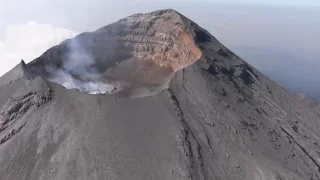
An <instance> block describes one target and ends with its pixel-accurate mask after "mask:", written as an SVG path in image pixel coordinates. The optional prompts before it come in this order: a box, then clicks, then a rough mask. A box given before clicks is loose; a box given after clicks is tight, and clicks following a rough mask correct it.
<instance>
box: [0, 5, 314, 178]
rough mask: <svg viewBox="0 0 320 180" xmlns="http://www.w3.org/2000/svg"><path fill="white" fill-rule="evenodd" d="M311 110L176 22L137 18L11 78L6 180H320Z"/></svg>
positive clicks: (86, 37) (3, 101) (0, 99)
mask: <svg viewBox="0 0 320 180" xmlns="http://www.w3.org/2000/svg"><path fill="white" fill-rule="evenodd" d="M306 101H307V100H306ZM306 101H299V100H298V99H297V98H296V97H295V96H292V95H290V94H289V93H288V92H287V91H286V90H285V89H284V88H282V87H280V86H279V85H277V84H276V83H274V82H273V81H271V80H270V79H269V78H267V77H266V76H264V75H263V74H262V73H260V72H258V71H257V70H256V69H254V68H253V67H251V66H250V65H249V64H247V63H246V62H245V61H243V60H242V59H241V58H240V57H238V56H237V55H235V54H234V53H232V52H231V51H230V50H229V49H227V48H226V47H225V46H223V45H222V44H221V43H220V42H219V41H218V40H217V39H216V38H215V37H213V36H212V35H210V33H209V32H207V31H206V30H204V29H202V28H201V27H199V26H198V25H197V24H196V23H194V22H192V21H191V20H189V19H188V18H186V17H184V16H183V15H181V14H179V13H178V12H176V11H174V10H160V11H155V12H151V13H147V14H136V15H132V16H129V17H127V18H124V19H121V20H119V21H118V22H115V23H113V24H110V25H108V26H105V27H102V28H101V29H99V30H97V31H95V32H87V33H83V34H80V35H78V36H77V37H75V38H74V39H70V40H66V41H64V42H62V43H61V44H60V45H58V46H55V47H52V48H51V49H49V50H48V51H46V52H45V53H44V54H43V55H41V56H40V57H39V58H37V59H35V60H34V61H32V62H31V63H29V64H25V63H24V62H23V61H22V62H21V63H20V64H19V65H17V66H16V67H15V68H13V69H12V70H11V71H9V72H8V73H7V74H5V75H4V76H2V77H1V78H0V179H1V180H21V179H25V180H29V179H30V180H70V179H77V180H105V179H108V180H145V179H153V180H177V179H181V180H182V179H183V180H211V179H217V180H242V179H243V180H318V179H320V140H319V139H320V131H319V129H320V109H319V106H313V107H312V108H310V106H309V105H308V104H309V103H308V102H306Z"/></svg>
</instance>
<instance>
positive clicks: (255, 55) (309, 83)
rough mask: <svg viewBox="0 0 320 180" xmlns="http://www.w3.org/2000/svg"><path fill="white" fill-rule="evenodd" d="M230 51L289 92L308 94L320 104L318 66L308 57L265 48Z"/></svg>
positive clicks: (241, 48) (244, 48)
mask: <svg viewBox="0 0 320 180" xmlns="http://www.w3.org/2000/svg"><path fill="white" fill-rule="evenodd" d="M231 49H232V50H234V51H235V52H237V54H238V55H240V56H241V57H242V58H244V59H246V61H247V62H249V63H250V64H251V65H253V66H254V67H256V68H257V69H259V70H260V71H261V72H263V73H264V74H266V75H267V76H269V77H270V78H271V79H273V80H274V81H276V82H277V83H279V84H280V85H282V86H283V87H285V88H286V89H288V90H289V91H290V92H292V93H304V94H308V95H309V96H312V97H313V98H314V99H316V100H317V101H319V102H320V85H319V84H320V79H319V75H318V69H319V68H320V66H319V65H318V64H317V63H315V62H313V61H312V60H310V59H308V57H300V56H299V55H295V54H294V53H292V52H285V51H282V50H276V49H272V48H266V47H250V46H249V47H241V46H235V47H232V48H231Z"/></svg>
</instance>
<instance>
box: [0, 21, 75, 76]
mask: <svg viewBox="0 0 320 180" xmlns="http://www.w3.org/2000/svg"><path fill="white" fill-rule="evenodd" d="M76 35H77V33H76V32H73V31H71V30H68V29H64V28H59V27H54V26H52V25H50V24H40V23H37V22H35V21H30V22H27V23H24V24H14V25H10V26H8V27H7V28H6V29H5V31H4V34H3V38H2V39H0V63H1V66H0V76H1V75H2V74H4V73H6V72H8V71H9V70H10V69H12V68H13V67H14V66H15V65H17V64H18V63H19V62H20V61H21V59H23V60H24V61H25V62H30V61H31V60H33V59H35V58H37V57H39V56H40V55H41V54H42V53H43V52H45V51H46V50H47V49H48V48H50V47H52V46H55V45H58V44H59V43H60V42H61V41H63V40H65V39H69V38H73V37H74V36H76ZM1 36H2V35H0V37H1Z"/></svg>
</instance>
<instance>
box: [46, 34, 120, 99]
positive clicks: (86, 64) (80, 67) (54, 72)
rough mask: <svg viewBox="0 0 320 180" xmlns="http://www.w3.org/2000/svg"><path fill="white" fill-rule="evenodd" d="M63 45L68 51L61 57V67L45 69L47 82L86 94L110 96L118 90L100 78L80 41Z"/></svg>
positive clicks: (90, 56) (95, 65) (73, 40)
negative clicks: (47, 73) (47, 76)
mask: <svg viewBox="0 0 320 180" xmlns="http://www.w3.org/2000/svg"><path fill="white" fill-rule="evenodd" d="M65 43H66V44H67V48H68V50H69V51H68V53H67V54H66V55H65V57H63V66H62V67H61V68H55V67H52V66H47V67H46V71H47V72H49V73H50V78H48V80H49V81H52V82H55V83H58V84H61V85H62V86H64V87H65V88H67V89H78V90H79V91H81V92H85V93H88V94H110V93H114V92H115V91H116V90H117V89H118V88H117V87H116V85H115V84H111V83H108V81H107V80H106V79H103V77H101V75H100V74H99V71H98V69H97V64H96V62H95V60H94V59H93V57H92V55H91V54H89V53H88V52H87V49H86V48H84V47H83V44H82V43H81V41H79V40H78V39H77V38H74V39H72V40H69V41H67V42H65Z"/></svg>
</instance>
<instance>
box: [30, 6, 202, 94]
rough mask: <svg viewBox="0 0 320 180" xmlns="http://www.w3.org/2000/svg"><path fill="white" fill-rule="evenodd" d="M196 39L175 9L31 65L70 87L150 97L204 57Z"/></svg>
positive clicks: (124, 23) (128, 22)
mask: <svg viewBox="0 0 320 180" xmlns="http://www.w3.org/2000/svg"><path fill="white" fill-rule="evenodd" d="M186 22H187V23H186ZM194 39H195V32H194V29H193V26H192V25H191V24H190V22H189V21H187V20H186V18H185V17H183V16H182V15H180V14H179V13H177V12H176V11H173V10H162V11H156V12H153V13H149V14H137V15H133V16H129V17H127V18H125V19H122V20H120V21H118V22H115V23H113V24H111V25H108V26H106V27H103V28H101V29H99V30H97V31H95V32H90V33H83V34H80V35H79V36H77V37H75V38H74V39H70V40H67V41H65V42H63V43H61V44H60V45H58V46H55V47H53V48H51V49H49V50H48V51H47V52H45V53H44V54H43V55H42V56H41V57H39V58H38V59H36V60H35V61H33V62H32V63H31V64H30V65H29V66H30V68H31V69H32V70H33V71H34V72H35V73H38V74H40V75H41V76H43V77H45V78H46V79H48V80H49V81H53V82H56V83H59V84H61V85H63V86H64V87H66V88H68V89H72V88H76V89H78V90H79V91H82V92H87V93H90V94H110V93H117V94H119V95H124V96H130V97H131V96H134V97H136V96H147V95H151V94H153V93H156V92H158V91H159V90H162V89H163V88H165V87H166V86H167V84H168V83H169V81H170V79H171V78H172V76H173V74H174V73H175V72H176V71H178V70H180V69H182V68H185V67H187V66H189V65H190V64H192V63H194V62H195V61H197V60H198V59H200V57H201V55H202V52H201V51H200V49H199V48H198V46H197V45H196V44H195V40H194Z"/></svg>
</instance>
